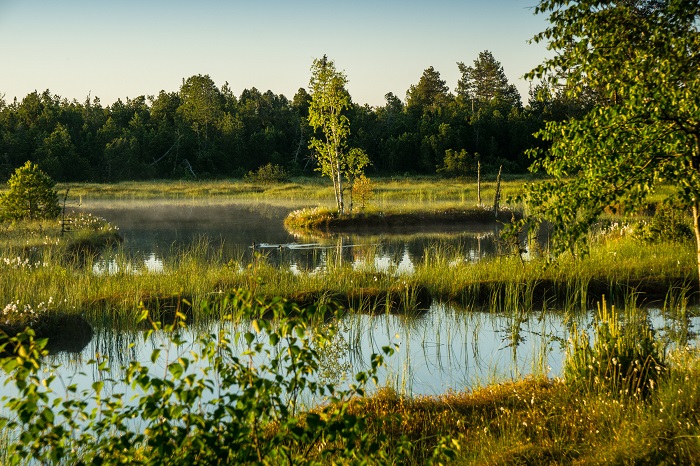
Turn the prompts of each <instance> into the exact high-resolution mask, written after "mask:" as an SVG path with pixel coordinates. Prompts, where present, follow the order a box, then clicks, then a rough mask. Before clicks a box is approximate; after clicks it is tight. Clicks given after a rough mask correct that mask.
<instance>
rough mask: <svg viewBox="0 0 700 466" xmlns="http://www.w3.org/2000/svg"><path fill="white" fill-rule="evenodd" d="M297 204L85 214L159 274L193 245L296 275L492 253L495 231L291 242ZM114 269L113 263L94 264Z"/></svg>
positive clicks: (97, 209)
mask: <svg viewBox="0 0 700 466" xmlns="http://www.w3.org/2000/svg"><path fill="white" fill-rule="evenodd" d="M299 207H300V206H299V205H289V204H273V203H264V202H251V201H246V202H242V201H210V202H207V201H201V200H196V201H189V202H188V201H111V202H94V203H92V204H86V205H84V206H82V207H81V209H82V210H84V211H88V212H91V213H92V214H94V215H98V216H100V217H104V218H105V219H107V220H108V221H109V222H111V223H112V224H114V225H116V226H118V227H119V229H120V233H121V235H122V236H123V237H124V249H125V251H126V252H127V253H128V254H129V255H130V256H131V257H133V258H134V262H135V263H134V264H132V265H133V266H134V267H135V268H138V267H147V268H149V269H151V270H159V269H161V268H162V265H163V261H164V260H166V259H167V258H168V257H169V256H171V255H172V254H175V253H176V252H177V251H178V250H182V249H186V248H187V247H189V246H191V245H192V243H193V242H195V243H201V242H203V241H205V242H206V243H208V247H209V248H210V249H212V250H220V251H221V252H222V253H223V254H224V256H225V258H227V259H234V260H240V261H242V262H243V263H244V264H245V263H247V262H249V261H250V260H251V259H252V258H253V256H254V254H263V255H264V256H265V257H266V258H267V259H268V260H269V261H270V262H271V263H273V264H275V265H278V266H280V267H283V268H290V269H292V270H294V271H299V272H302V271H315V270H318V269H319V268H322V267H323V266H324V264H325V263H326V262H327V260H328V258H329V256H331V255H332V256H333V258H334V260H342V261H346V262H348V263H352V264H354V265H356V266H362V265H369V266H374V267H377V268H379V269H391V268H395V269H398V271H399V272H410V271H411V270H412V269H413V267H414V266H415V265H416V264H418V263H420V262H422V261H423V260H424V257H425V255H426V254H431V253H434V252H435V250H436V249H438V248H439V249H443V250H449V251H450V252H451V253H453V254H454V255H455V257H459V258H461V259H462V260H466V261H475V260H479V259H481V258H484V257H487V256H489V255H493V254H495V253H496V249H497V244H496V238H497V232H498V225H497V224H494V225H491V226H483V225H479V226H472V225H457V226H454V225H450V226H438V225H427V226H425V227H422V228H421V229H417V228H411V229H393V230H388V231H385V232H382V233H381V234H377V233H373V234H352V235H351V234H343V235H332V236H324V237H321V236H309V235H306V236H295V235H293V234H291V233H290V232H288V231H286V230H285V228H284V226H283V221H284V218H285V217H286V216H287V214H289V212H290V211H292V210H294V209H295V208H299ZM98 268H102V269H104V270H112V269H113V265H112V264H104V263H102V264H98Z"/></svg>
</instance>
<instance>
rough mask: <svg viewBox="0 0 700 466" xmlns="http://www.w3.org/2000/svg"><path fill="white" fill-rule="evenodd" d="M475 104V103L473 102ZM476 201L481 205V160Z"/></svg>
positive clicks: (478, 163) (477, 162) (478, 164)
mask: <svg viewBox="0 0 700 466" xmlns="http://www.w3.org/2000/svg"><path fill="white" fill-rule="evenodd" d="M472 105H473V104H472ZM476 202H477V203H478V204H479V207H481V161H480V160H477V161H476Z"/></svg>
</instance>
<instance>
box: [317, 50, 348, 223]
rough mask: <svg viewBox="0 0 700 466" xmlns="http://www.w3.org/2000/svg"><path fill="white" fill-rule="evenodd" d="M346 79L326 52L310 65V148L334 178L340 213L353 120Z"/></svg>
mask: <svg viewBox="0 0 700 466" xmlns="http://www.w3.org/2000/svg"><path fill="white" fill-rule="evenodd" d="M347 82H348V80H347V78H346V77H345V74H344V73H342V72H340V71H338V70H336V68H335V64H334V63H333V61H332V60H329V59H328V57H326V56H325V55H324V56H323V58H321V59H315V60H314V62H313V65H311V80H310V81H309V89H310V94H311V102H310V105H309V124H310V125H311V127H312V128H313V129H314V131H316V135H314V136H313V137H312V138H311V140H310V142H309V148H310V149H311V150H312V151H313V153H314V157H315V158H316V160H317V162H318V168H317V170H319V171H320V172H321V174H322V175H323V176H328V177H329V178H330V179H331V180H333V189H334V192H335V201H336V206H337V208H338V213H340V214H344V213H345V203H344V200H343V192H344V186H343V175H344V172H345V171H346V168H347V163H348V161H347V153H346V146H347V138H348V136H349V135H350V121H349V120H348V118H347V116H345V114H344V112H345V111H346V110H347V109H349V108H350V94H348V91H347V90H346V89H345V85H346V84H347ZM319 130H320V134H319ZM317 135H320V137H317Z"/></svg>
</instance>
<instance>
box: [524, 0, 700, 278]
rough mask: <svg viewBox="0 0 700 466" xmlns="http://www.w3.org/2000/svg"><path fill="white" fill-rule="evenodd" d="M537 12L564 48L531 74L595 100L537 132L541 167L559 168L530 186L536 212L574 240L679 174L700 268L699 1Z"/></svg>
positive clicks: (545, 4)
mask: <svg viewBox="0 0 700 466" xmlns="http://www.w3.org/2000/svg"><path fill="white" fill-rule="evenodd" d="M536 12H537V13H548V14H549V23H550V26H549V27H548V28H547V29H546V30H545V31H544V32H542V33H540V34H538V35H537V36H535V38H534V41H535V42H548V48H549V49H550V50H552V51H554V52H556V54H555V56H554V57H553V58H550V59H548V60H546V61H545V62H544V63H543V64H542V65H540V66H539V67H537V68H535V69H534V70H533V71H532V72H530V73H529V77H530V78H542V79H547V80H549V81H551V82H550V84H552V85H563V86H564V88H565V89H566V90H567V96H568V97H570V98H575V97H577V96H581V95H583V94H587V93H591V92H592V93H593V94H594V95H595V105H594V106H593V108H592V109H591V110H590V111H589V112H588V113H586V114H585V115H583V116H581V117H578V118H569V119H566V120H563V121H559V122H554V121H552V122H548V123H547V124H546V127H545V128H544V129H543V130H541V131H540V132H539V133H538V134H537V135H538V136H539V138H540V139H542V140H543V141H545V143H546V144H548V146H549V147H548V148H547V149H546V150H533V151H531V153H530V155H531V156H534V157H535V163H534V164H533V167H532V170H533V171H543V172H545V173H546V174H547V175H549V176H550V178H548V179H547V180H545V181H543V182H541V183H537V184H533V185H530V186H528V187H527V188H526V195H525V200H526V201H527V202H528V205H529V207H530V215H531V217H532V218H533V219H535V220H537V221H543V220H547V221H550V222H551V223H552V224H553V232H552V240H553V245H554V250H555V252H561V251H563V250H566V249H574V247H575V245H576V244H578V243H580V242H581V241H583V240H585V238H586V236H587V233H588V231H589V228H590V226H591V225H592V224H593V223H594V222H595V221H597V219H598V217H599V215H600V214H601V213H602V212H603V211H604V210H605V209H606V208H608V207H609V206H611V205H619V204H622V205H623V206H624V207H625V210H627V211H633V210H634V209H636V208H638V207H639V206H641V205H642V204H643V202H644V201H645V200H646V199H647V198H648V196H649V195H650V194H652V193H654V192H655V190H656V189H657V188H658V187H659V185H660V184H662V183H666V184H670V185H672V186H674V187H676V188H677V189H676V190H675V192H674V193H673V194H672V195H670V196H668V197H669V200H673V199H674V198H675V199H676V200H677V201H679V202H678V204H677V205H679V206H681V208H682V209H684V210H686V209H687V210H688V211H690V210H692V212H693V219H694V226H695V237H696V241H697V244H698V259H699V260H698V270H699V271H700V223H699V220H700V118H699V117H700V74H698V72H697V70H698V69H699V68H700V33H699V31H698V25H699V24H700V23H699V22H698V19H700V4H699V3H698V2H697V1H695V0H678V1H661V2H650V1H643V0H636V1H613V0H606V1H597V0H596V1H593V0H579V1H569V0H546V1H541V2H540V4H539V6H538V7H537V8H536ZM562 74H563V75H564V77H565V80H564V81H563V82H562V80H561V76H562Z"/></svg>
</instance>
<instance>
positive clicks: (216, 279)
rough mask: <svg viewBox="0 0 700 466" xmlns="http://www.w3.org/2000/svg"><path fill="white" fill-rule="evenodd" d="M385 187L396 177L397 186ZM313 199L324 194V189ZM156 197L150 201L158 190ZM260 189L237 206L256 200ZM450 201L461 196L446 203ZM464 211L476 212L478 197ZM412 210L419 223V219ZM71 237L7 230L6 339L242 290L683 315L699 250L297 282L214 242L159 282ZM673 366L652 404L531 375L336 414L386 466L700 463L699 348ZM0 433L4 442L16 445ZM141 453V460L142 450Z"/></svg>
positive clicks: (633, 250)
mask: <svg viewBox="0 0 700 466" xmlns="http://www.w3.org/2000/svg"><path fill="white" fill-rule="evenodd" d="M391 183H398V182H390V183H389V184H388V185H387V186H389V185H391ZM517 183H519V182H517ZM517 183H516V184H517ZM514 186H515V185H514ZM178 189H180V188H178ZM276 189H279V187H277V188H276ZM294 189H297V188H294ZM318 189H319V191H318V193H321V192H323V189H325V187H323V186H320V185H319V187H318ZM445 189H447V188H445ZM71 192H73V191H71ZM85 192H86V193H88V195H89V191H85ZM146 193H150V194H148V195H149V196H150V195H152V194H153V193H152V192H150V191H149V190H148V189H146V190H145V191H144V194H146ZM251 193H253V191H250V192H247V193H244V194H240V195H241V196H244V197H245V196H249V197H246V198H252V196H257V195H259V194H260V193H254V194H251ZM103 194H104V193H103ZM132 194H133V193H132ZM226 195H229V194H226ZM231 195H232V194H231ZM414 195H416V192H414ZM313 196H314V195H313V194H312V195H310V197H311V198H313ZM384 196H385V199H386V200H387V201H386V202H388V203H392V202H394V201H396V200H397V199H398V198H391V194H390V191H388V190H387V191H385V194H384ZM455 196H456V195H455ZM429 197H430V196H429ZM440 202H444V203H446V205H449V204H447V203H450V202H451V203H459V202H461V201H460V200H459V199H458V197H451V198H449V199H447V200H445V199H442V200H441V201H440ZM464 202H465V203H469V205H473V200H472V199H471V197H467V200H465V201H464ZM428 204H429V205H432V204H430V201H428ZM397 205H398V204H397ZM420 208H421V207H418V208H415V207H414V208H409V209H407V210H408V211H411V209H416V210H419V209H420ZM422 208H424V207H422ZM411 215H420V214H416V213H415V210H413V211H411ZM88 223H89V222H88ZM95 225H97V224H95ZM95 225H93V226H92V227H90V228H87V229H85V231H84V232H82V233H80V232H75V234H74V236H73V238H74V239H76V238H81V237H82V238H84V239H85V241H88V243H89V244H101V245H106V244H107V243H109V242H110V241H113V240H109V239H108V238H110V237H112V238H113V235H114V234H115V232H114V231H112V230H110V228H111V226H108V225H101V226H100V227H96V226H95ZM105 230H107V231H105ZM105 235H106V236H105ZM110 235H112V236H110ZM71 242H74V240H71V241H68V239H67V238H66V237H62V236H61V235H60V224H58V223H56V222H54V223H51V222H44V223H41V224H35V225H33V226H32V225H20V224H16V225H3V226H2V230H0V244H2V252H3V257H0V273H1V274H2V277H3V280H2V281H0V299H3V300H4V301H5V302H4V303H2V302H0V305H5V309H4V312H3V318H4V320H3V322H4V324H3V325H5V327H3V328H4V329H5V330H10V331H12V332H16V331H17V330H19V329H21V328H23V326H24V324H27V323H29V324H32V326H34V327H35V328H37V329H41V325H42V324H43V325H48V324H50V323H51V322H52V321H54V320H55V321H59V322H61V323H60V324H59V325H58V327H57V328H58V330H56V328H54V329H51V330H46V329H41V331H42V332H45V334H44V335H42V336H48V337H49V342H50V341H51V333H52V332H56V331H58V332H60V333H62V334H67V333H68V332H67V331H66V329H65V327H61V325H65V323H66V321H67V320H64V319H74V320H75V319H84V321H85V322H87V323H88V324H89V325H103V326H112V327H114V328H117V329H119V328H124V329H133V328H139V327H138V326H139V325H141V323H139V320H140V318H141V317H142V314H143V312H144V311H145V310H148V311H149V313H150V317H151V318H152V319H153V320H155V321H158V320H160V321H173V320H175V314H176V313H182V314H184V315H185V316H186V317H187V322H188V323H195V324H196V323H197V322H198V321H205V320H207V319H217V318H220V317H221V316H222V315H224V314H227V313H231V312H232V311H234V309H233V308H232V307H228V308H225V307H223V306H219V307H217V306H216V305H213V306H209V307H203V306H202V304H203V303H205V302H210V303H214V304H216V303H217V302H220V301H217V300H219V299H220V298H221V297H225V296H226V295H227V294H228V293H230V292H231V291H232V290H235V289H240V288H242V289H245V290H248V291H249V292H250V293H251V294H252V295H254V296H257V297H260V298H261V301H264V300H265V298H271V297H273V296H281V297H283V298H287V299H289V300H292V301H294V302H296V303H299V304H300V306H301V307H304V306H305V305H307V304H311V303H318V302H329V301H334V302H336V303H338V304H340V305H341V306H347V307H349V308H350V311H351V312H370V313H376V312H397V313H407V314H411V313H420V312H424V310H425V308H426V307H428V305H429V303H430V302H432V301H441V302H447V303H450V304H452V305H454V306H455V307H456V308H458V310H459V312H475V311H487V312H514V313H518V315H522V313H527V312H541V310H542V309H546V311H547V312H569V311H576V310H581V309H583V310H588V309H590V306H591V304H592V303H593V302H595V301H596V300H597V299H599V298H600V296H602V295H605V296H606V297H608V298H609V300H610V301H611V302H618V303H622V304H624V305H629V306H632V305H633V304H634V303H633V302H632V301H637V303H636V304H641V305H658V306H659V307H661V306H664V307H666V306H669V307H673V306H677V305H679V304H680V306H679V307H683V308H684V305H683V303H687V302H688V301H689V300H696V299H697V296H698V294H699V291H700V290H698V285H697V283H698V281H697V277H696V273H697V271H696V263H695V259H696V257H695V249H694V245H693V244H692V243H690V242H688V243H678V242H657V243H646V242H644V241H642V240H640V239H638V238H635V237H632V236H628V235H626V234H623V233H622V230H615V231H612V232H606V233H605V234H599V235H596V236H595V237H593V238H592V245H591V249H590V252H589V254H588V255H587V256H585V257H574V256H571V255H564V256H562V257H560V258H559V259H558V260H557V261H556V262H554V263H550V262H549V261H547V260H546V258H544V257H537V256H536V255H535V254H534V253H533V256H532V257H530V258H528V260H525V261H523V260H521V258H520V257H517V256H513V255H503V256H498V257H495V258H493V259H488V260H481V261H478V262H466V261H465V260H464V258H463V257H461V256H460V255H459V254H458V252H457V251H453V250H451V249H450V248H449V247H443V246H440V245H439V243H438V244H436V247H434V248H432V249H431V250H430V252H429V253H428V254H427V255H426V257H425V258H424V260H423V262H422V263H420V264H416V265H415V268H414V271H413V272H412V273H410V274H399V273H393V272H387V271H382V270H378V269H377V268H376V267H375V266H373V265H371V264H369V265H367V266H364V267H361V268H354V267H353V266H352V265H350V264H347V263H344V262H342V261H340V260H338V261H333V260H330V261H329V263H328V264H327V266H326V269H325V270H324V271H323V272H320V273H300V274H299V273H297V274H295V273H292V271H289V270H280V269H279V268H277V267H275V266H274V265H273V264H271V263H269V262H268V261H267V260H266V259H265V257H264V256H257V257H256V259H255V260H254V261H252V262H251V263H249V264H244V263H243V262H242V261H241V260H236V259H233V260H232V259H231V258H229V257H225V256H224V254H223V253H222V252H221V251H220V250H216V249H214V250H212V248H211V247H210V245H209V244H208V243H207V242H206V241H204V240H203V241H201V242H199V243H196V244H193V245H192V246H190V247H189V248H187V249H184V250H182V251H179V252H178V253H177V254H176V255H174V256H173V257H172V258H170V259H168V260H167V261H166V262H165V263H164V266H163V271H162V272H149V271H147V270H135V269H134V268H133V266H132V265H131V264H130V258H129V257H127V255H126V254H124V252H123V251H122V250H121V249H120V248H119V246H118V245H115V244H114V243H113V247H111V248H107V249H106V254H107V258H109V259H113V260H114V261H115V263H117V265H118V267H117V269H118V271H117V272H115V273H113V274H110V273H95V271H94V270H93V265H94V259H95V257H96V256H95V255H94V253H88V254H85V252H87V250H79V249H78V250H76V249H74V248H71V247H70V246H69V244H71ZM684 310H685V308H684ZM689 312H693V311H690V310H689ZM12 319H14V320H12ZM22 319H26V320H22ZM7 322H10V323H11V324H12V325H13V326H14V330H13V329H12V328H10V327H9V326H8V324H7ZM0 327H2V326H0ZM85 335H86V334H84V335H83V336H85ZM77 339H78V338H77V337H76V336H75V335H74V336H71V337H69V340H77ZM664 367H666V368H668V369H667V373H666V375H665V376H664V378H663V380H662V381H661V382H660V383H659V384H658V385H656V386H655V387H654V388H653V390H652V391H651V393H650V395H648V396H645V397H636V396H629V395H627V394H622V393H620V392H616V391H614V390H606V389H603V388H600V389H592V390H581V389H580V388H577V387H576V386H575V384H573V383H570V382H571V381H570V380H569V381H567V380H564V379H544V378H526V379H521V380H515V381H511V382H503V383H489V384H488V385H486V386H483V387H480V388H475V389H473V390H471V391H464V392H449V393H444V394H442V395H439V396H433V397H407V396H403V395H400V394H397V393H396V392H393V391H391V390H390V389H381V390H379V391H378V392H376V393H374V394H373V395H371V396H368V397H362V398H355V399H352V400H349V401H347V402H346V403H344V404H342V405H341V406H339V408H338V409H340V410H341V411H342V413H348V414H349V415H351V416H356V417H358V418H361V419H363V420H364V421H365V422H366V424H365V425H366V428H365V429H364V430H363V433H366V434H367V435H368V436H369V438H370V439H376V440H377V441H378V442H379V444H378V445H377V447H378V448H379V451H380V452H381V454H382V455H384V457H385V458H386V462H387V464H391V463H396V462H405V463H408V464H426V463H428V462H430V461H432V460H433V459H438V460H440V461H448V460H450V459H451V460H452V461H453V462H455V463H458V464H546V463H549V464H562V463H577V464H601V463H609V464H626V463H630V462H635V463H638V464H656V463H660V462H666V463H669V464H674V463H676V464H692V463H693V462H694V461H697V458H698V456H699V455H700V441H698V439H699V438H700V427H698V426H700V417H699V416H700V414H699V413H700V357H698V354H697V347H694V348H679V349H678V350H677V351H674V352H672V353H670V354H669V356H668V360H667V361H666V365H665V366H664ZM176 372H177V371H176ZM594 388H595V387H594ZM309 419H314V418H309ZM154 425H160V424H154ZM272 429H273V430H274V428H273V427H272ZM0 435H2V436H4V437H0V444H2V443H3V441H5V442H10V441H11V440H3V438H4V439H10V438H11V436H12V435H13V434H12V433H9V432H1V433H0ZM194 440H195V441H196V439H194ZM311 445H313V444H311ZM320 445H321V444H320ZM397 445H400V448H398V449H397ZM324 446H325V444H322V445H321V446H319V451H321V450H320V449H321V448H323V447H324ZM143 448H144V450H143V451H142V452H143V454H146V453H147V452H148V448H147V447H143ZM193 448H195V447H193ZM304 448H306V445H304ZM183 451H184V450H183ZM142 452H141V451H139V452H137V453H138V454H141V453H142ZM448 453H449V455H448ZM445 455H447V456H445ZM0 459H3V458H2V454H1V453H0ZM307 459H313V457H308V458H307Z"/></svg>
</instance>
